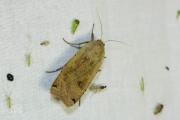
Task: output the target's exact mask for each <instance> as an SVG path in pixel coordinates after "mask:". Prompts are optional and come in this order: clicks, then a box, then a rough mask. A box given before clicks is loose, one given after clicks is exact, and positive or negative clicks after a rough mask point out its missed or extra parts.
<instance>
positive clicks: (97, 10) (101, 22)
mask: <svg viewBox="0 0 180 120" xmlns="http://www.w3.org/2000/svg"><path fill="white" fill-rule="evenodd" d="M96 11H97V15H98V18H99V22H100V24H101V40H102V36H103V27H102V22H101V18H100V15H99V13H98V10H97V8H96Z"/></svg>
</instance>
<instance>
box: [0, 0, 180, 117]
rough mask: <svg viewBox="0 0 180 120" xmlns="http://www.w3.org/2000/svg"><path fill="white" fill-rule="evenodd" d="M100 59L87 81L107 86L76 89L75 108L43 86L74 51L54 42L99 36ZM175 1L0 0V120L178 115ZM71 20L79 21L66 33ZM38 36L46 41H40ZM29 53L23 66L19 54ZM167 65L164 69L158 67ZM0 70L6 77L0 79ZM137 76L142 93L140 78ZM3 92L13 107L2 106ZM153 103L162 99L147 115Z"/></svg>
mask: <svg viewBox="0 0 180 120" xmlns="http://www.w3.org/2000/svg"><path fill="white" fill-rule="evenodd" d="M96 9H97V10H98V12H99V15H100V17H101V20H102V25H103V32H104V33H103V40H109V39H113V40H120V41H123V42H125V43H127V44H128V45H124V44H121V43H115V42H107V43H106V46H105V47H106V57H107V58H106V59H105V60H104V63H103V65H102V68H101V70H102V71H101V72H100V73H99V74H98V75H97V76H96V77H95V79H94V81H93V83H96V84H104V85H106V86H107V89H106V90H104V91H102V92H99V93H96V94H93V93H92V92H90V91H87V92H86V94H85V95H83V98H82V102H81V106H80V107H78V104H76V105H75V106H73V107H71V108H66V107H65V106H64V105H63V103H62V102H59V101H57V100H55V99H54V98H53V97H52V96H51V94H50V92H49V90H50V87H51V85H52V83H53V81H54V79H55V78H56V77H57V75H58V73H59V72H57V73H52V74H47V73H45V71H46V70H54V69H56V68H59V67H61V66H63V65H64V64H65V63H66V62H67V61H68V60H69V59H70V58H71V57H72V56H73V55H74V54H75V53H76V52H77V49H75V48H72V47H70V46H69V45H67V44H65V43H64V42H63V41H62V38H63V37H64V38H66V40H68V41H70V42H82V41H87V40H89V39H90V32H91V28H92V24H93V23H95V30H94V33H95V37H96V39H98V38H100V37H101V31H100V23H99V19H98V15H97V11H96ZM179 9H180V1H179V0H1V1H0V82H1V84H0V91H1V92H0V119H1V120H40V119H43V120H69V119H70V120H110V119H112V120H170V119H172V120H179V119H180V115H179V110H180V87H179V86H180V73H179V72H180V64H179V61H180V54H179V53H180V46H179V45H180V20H177V19H176V13H177V10H179ZM74 18H78V19H79V20H80V26H79V27H78V29H77V31H76V33H75V35H72V34H71V32H70V31H71V23H72V20H73V19H74ZM44 40H48V41H50V44H49V46H47V47H44V46H41V45H40V43H41V42H42V41H44ZM28 53H31V56H32V62H31V66H30V67H28V66H27V60H26V55H27V54H28ZM165 66H168V67H169V68H170V71H167V70H166V69H165ZM7 73H12V74H13V75H14V81H13V82H9V81H7V78H6V75H7ZM141 76H143V77H144V81H145V91H144V95H143V94H142V92H141V90H140V79H141ZM7 95H10V96H11V98H12V103H13V109H12V110H9V109H8V107H7V100H6V99H7ZM157 103H162V104H164V109H163V111H162V113H161V114H159V115H154V114H153V110H154V107H155V106H156V104H157Z"/></svg>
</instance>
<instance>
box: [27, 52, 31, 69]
mask: <svg viewBox="0 0 180 120" xmlns="http://www.w3.org/2000/svg"><path fill="white" fill-rule="evenodd" d="M27 65H28V66H29V67H30V66H31V54H28V55H27Z"/></svg>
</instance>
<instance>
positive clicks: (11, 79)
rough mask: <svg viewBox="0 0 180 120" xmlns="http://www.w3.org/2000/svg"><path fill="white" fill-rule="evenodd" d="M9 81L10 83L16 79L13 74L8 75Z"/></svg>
mask: <svg viewBox="0 0 180 120" xmlns="http://www.w3.org/2000/svg"><path fill="white" fill-rule="evenodd" d="M7 79H8V80H9V81H13V80H14V77H13V75H12V74H10V73H8V74H7Z"/></svg>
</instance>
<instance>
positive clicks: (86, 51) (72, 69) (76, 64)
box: [50, 24, 105, 107]
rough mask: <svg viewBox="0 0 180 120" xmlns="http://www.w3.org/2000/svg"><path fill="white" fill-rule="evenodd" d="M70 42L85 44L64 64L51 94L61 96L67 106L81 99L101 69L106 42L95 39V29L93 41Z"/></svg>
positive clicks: (92, 35)
mask: <svg viewBox="0 0 180 120" xmlns="http://www.w3.org/2000/svg"><path fill="white" fill-rule="evenodd" d="M93 28H94V24H93ZM64 41H65V40H64ZM65 42H67V41H65ZM67 43H68V42H67ZM69 44H70V45H72V46H78V47H79V45H82V44H84V45H83V46H82V48H80V50H79V51H78V52H77V53H76V54H75V55H74V56H73V57H72V58H71V59H70V60H69V61H68V62H67V63H66V64H65V65H64V66H63V68H62V71H61V73H60V74H59V75H58V77H57V78H56V79H55V81H54V83H53V85H52V86H51V90H50V92H51V94H52V95H53V96H54V97H56V98H60V99H61V100H62V101H63V103H64V104H65V105H66V106H67V107H70V106H72V105H74V104H75V103H76V102H77V101H79V100H80V98H81V96H82V95H83V94H84V92H85V91H86V90H87V88H88V87H89V85H90V83H91V81H92V80H93V78H94V76H95V75H96V73H97V72H98V71H99V68H100V66H101V64H102V62H103V59H104V55H105V50H104V43H103V42H102V40H94V34H93V29H92V34H91V41H86V42H83V43H78V44H72V43H69Z"/></svg>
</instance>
